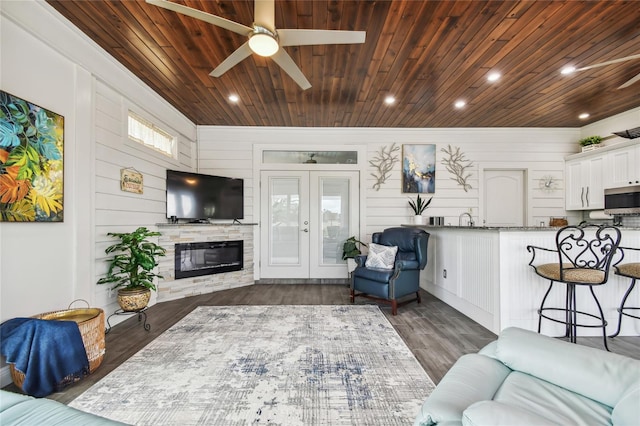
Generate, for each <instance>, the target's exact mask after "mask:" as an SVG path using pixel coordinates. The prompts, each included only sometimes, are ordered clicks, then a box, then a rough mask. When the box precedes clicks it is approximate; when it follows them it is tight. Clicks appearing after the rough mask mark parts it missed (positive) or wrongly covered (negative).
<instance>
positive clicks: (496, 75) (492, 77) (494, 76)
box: [487, 71, 502, 83]
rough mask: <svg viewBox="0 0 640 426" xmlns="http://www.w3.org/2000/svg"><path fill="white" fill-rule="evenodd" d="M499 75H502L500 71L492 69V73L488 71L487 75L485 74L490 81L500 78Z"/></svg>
mask: <svg viewBox="0 0 640 426" xmlns="http://www.w3.org/2000/svg"><path fill="white" fill-rule="evenodd" d="M500 77H502V76H501V75H500V73H499V72H495V71H494V72H492V73H489V75H488V76H487V80H489V81H490V82H491V83H493V82H494V81H498V80H500Z"/></svg>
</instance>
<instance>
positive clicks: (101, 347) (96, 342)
mask: <svg viewBox="0 0 640 426" xmlns="http://www.w3.org/2000/svg"><path fill="white" fill-rule="evenodd" d="M72 303H73V302H72ZM32 318H37V319H43V320H57V321H75V322H76V323H78V328H79V329H80V335H81V336H82V343H83V344H84V349H85V351H86V352H87V358H88V359H89V373H93V372H94V371H95V370H96V369H97V368H98V367H99V366H100V364H102V360H103V358H104V352H105V344H104V311H103V310H102V309H98V308H81V309H63V310H61V311H53V312H46V313H43V314H39V315H34V316H33V317H32ZM9 372H10V373H11V379H12V380H13V383H15V385H16V386H17V387H19V388H20V389H21V390H22V384H23V383H24V373H23V372H21V371H19V370H16V368H15V367H14V365H13V364H9ZM64 381H66V379H65V380H63V382H64Z"/></svg>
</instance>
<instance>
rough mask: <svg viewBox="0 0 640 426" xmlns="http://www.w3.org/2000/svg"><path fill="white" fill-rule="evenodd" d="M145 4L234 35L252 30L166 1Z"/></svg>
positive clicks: (160, 0)
mask: <svg viewBox="0 0 640 426" xmlns="http://www.w3.org/2000/svg"><path fill="white" fill-rule="evenodd" d="M146 2H147V3H149V4H152V5H154V6H158V7H162V8H164V9H168V10H172V11H174V12H178V13H181V14H183V15H187V16H190V17H192V18H196V19H200V20H201V21H204V22H208V23H210V24H213V25H215V26H217V27H221V28H224V29H226V30H229V31H233V32H234V33H238V34H242V35H244V36H248V35H249V33H251V32H252V31H253V28H251V27H247V26H246V25H242V24H239V23H237V22H233V21H230V20H228V19H225V18H221V17H219V16H216V15H212V14H210V13H207V12H204V11H202V10H198V9H194V8H192V7H189V6H184V5H182V4H177V3H173V2H170V1H168V0H146Z"/></svg>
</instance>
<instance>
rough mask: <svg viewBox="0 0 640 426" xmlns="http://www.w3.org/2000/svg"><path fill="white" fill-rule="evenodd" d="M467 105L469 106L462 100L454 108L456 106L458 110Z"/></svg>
mask: <svg viewBox="0 0 640 426" xmlns="http://www.w3.org/2000/svg"><path fill="white" fill-rule="evenodd" d="M465 105H467V103H466V102H465V101H463V100H462V99H459V100H457V101H456V102H455V103H454V104H453V106H455V107H456V108H458V109H461V108H464V107H465Z"/></svg>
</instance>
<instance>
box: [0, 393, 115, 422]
mask: <svg viewBox="0 0 640 426" xmlns="http://www.w3.org/2000/svg"><path fill="white" fill-rule="evenodd" d="M123 424H124V423H119V422H115V421H113V420H109V419H105V418H103V417H99V416H96V415H93V414H89V413H85V412H83V411H80V410H76V409H75V408H71V407H67V406H66V405H64V404H62V403H60V402H57V401H52V400H50V399H46V398H33V397H31V396H27V395H21V394H18V393H13V392H7V391H4V390H1V389H0V425H2V426H10V425H11V426H14V425H16V426H17V425H23V426H36V425H38V426H54V425H60V426H94V425H95V426H103V425H104V426H107V425H123Z"/></svg>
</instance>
